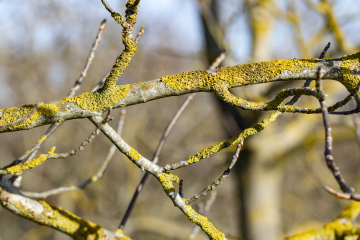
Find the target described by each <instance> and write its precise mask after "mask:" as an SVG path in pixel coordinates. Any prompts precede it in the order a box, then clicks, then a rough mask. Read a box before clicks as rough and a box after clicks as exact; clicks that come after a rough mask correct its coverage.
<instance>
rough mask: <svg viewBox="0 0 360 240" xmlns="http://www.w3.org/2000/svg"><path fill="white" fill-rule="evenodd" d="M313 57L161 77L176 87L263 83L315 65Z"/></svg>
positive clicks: (167, 83)
mask: <svg viewBox="0 0 360 240" xmlns="http://www.w3.org/2000/svg"><path fill="white" fill-rule="evenodd" d="M315 61H316V60H315V59H291V60H284V59H280V60H274V61H268V62H259V63H249V64H241V65H236V66H232V67H226V68H219V69H218V70H217V72H216V74H215V75H214V74H212V73H209V72H208V71H202V70H199V71H192V72H185V73H180V74H176V75H169V76H165V77H162V78H161V81H163V82H164V83H166V85H167V86H169V87H171V88H173V89H178V90H184V89H194V88H201V89H203V88H206V87H210V86H214V84H215V83H217V82H223V83H226V84H228V85H234V84H238V83H241V84H242V85H252V84H258V83H265V82H268V81H269V80H271V79H272V78H274V77H276V76H278V75H280V74H281V73H283V72H284V71H285V70H287V71H291V72H301V71H302V70H304V69H308V68H313V67H315V66H316V63H315Z"/></svg>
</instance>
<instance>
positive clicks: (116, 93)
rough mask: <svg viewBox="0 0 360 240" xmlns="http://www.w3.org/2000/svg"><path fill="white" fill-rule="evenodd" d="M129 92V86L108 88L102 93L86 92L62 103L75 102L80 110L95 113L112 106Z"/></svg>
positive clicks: (65, 99)
mask: <svg viewBox="0 0 360 240" xmlns="http://www.w3.org/2000/svg"><path fill="white" fill-rule="evenodd" d="M128 92H129V85H128V84H126V85H119V86H108V88H106V89H105V90H104V91H103V92H101V93H98V92H87V93H83V94H81V95H80V96H77V97H72V98H64V101H68V102H75V103H77V104H78V105H79V106H80V107H81V108H82V109H89V110H91V111H97V110H99V109H101V108H106V107H109V106H111V105H114V104H115V103H116V102H118V101H120V100H121V99H122V98H124V97H125V96H126V95H127V94H128Z"/></svg>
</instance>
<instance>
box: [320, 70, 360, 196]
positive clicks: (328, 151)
mask: <svg viewBox="0 0 360 240" xmlns="http://www.w3.org/2000/svg"><path fill="white" fill-rule="evenodd" d="M321 78H322V76H321V68H319V69H318V71H317V79H316V91H317V92H318V93H319V102H320V106H321V112H322V116H323V124H324V128H325V152H324V154H325V161H326V164H327V166H328V168H329V169H330V171H331V172H332V174H333V175H334V177H335V179H336V181H337V182H338V184H339V186H340V189H341V190H342V191H343V192H344V193H345V194H349V195H350V198H351V199H353V200H357V201H360V195H359V194H357V193H355V190H354V189H353V188H351V187H349V186H348V185H347V184H346V182H345V179H344V178H343V176H342V174H341V172H340V169H339V167H338V166H337V164H336V163H335V160H334V157H333V155H332V148H333V146H332V136H331V126H330V119H329V113H328V110H327V107H326V101H325V94H324V92H323V90H322V83H321ZM328 191H329V190H328ZM329 192H330V191H329ZM330 193H331V192H330Z"/></svg>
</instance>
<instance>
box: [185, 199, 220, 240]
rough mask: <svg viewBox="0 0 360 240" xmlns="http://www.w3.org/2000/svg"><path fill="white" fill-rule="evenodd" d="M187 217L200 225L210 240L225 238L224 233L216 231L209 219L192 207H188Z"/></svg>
mask: <svg viewBox="0 0 360 240" xmlns="http://www.w3.org/2000/svg"><path fill="white" fill-rule="evenodd" d="M185 215H186V216H187V217H188V219H189V220H190V221H191V222H193V223H196V224H197V225H199V226H200V227H201V229H202V230H203V231H204V232H205V233H206V234H207V235H208V236H209V238H210V239H214V240H222V239H224V238H225V234H224V233H222V232H220V231H219V230H218V229H216V228H215V227H214V225H213V224H212V223H211V222H210V221H209V220H208V219H207V217H204V216H202V215H200V214H198V213H197V212H196V211H195V210H194V209H193V208H192V207H191V206H189V205H187V206H186V213H185Z"/></svg>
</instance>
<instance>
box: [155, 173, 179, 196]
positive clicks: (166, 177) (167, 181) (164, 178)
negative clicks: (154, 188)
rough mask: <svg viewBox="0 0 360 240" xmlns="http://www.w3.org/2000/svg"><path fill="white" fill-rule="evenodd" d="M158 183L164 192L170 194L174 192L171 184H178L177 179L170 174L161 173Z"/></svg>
mask: <svg viewBox="0 0 360 240" xmlns="http://www.w3.org/2000/svg"><path fill="white" fill-rule="evenodd" d="M159 181H160V183H161V185H162V186H163V188H164V190H165V192H167V193H171V192H173V191H175V188H174V185H173V183H177V182H179V177H178V176H176V175H174V174H172V173H163V174H161V175H160V177H159Z"/></svg>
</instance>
